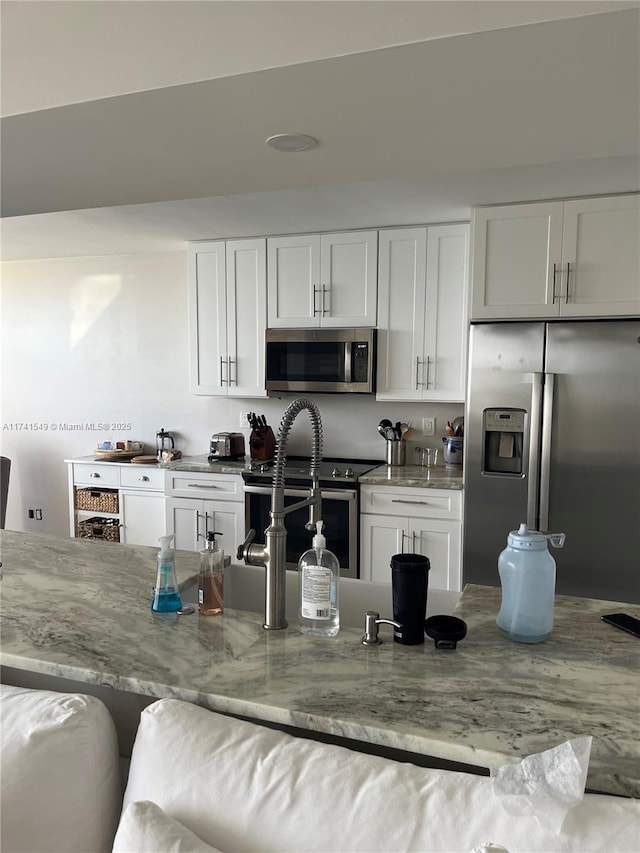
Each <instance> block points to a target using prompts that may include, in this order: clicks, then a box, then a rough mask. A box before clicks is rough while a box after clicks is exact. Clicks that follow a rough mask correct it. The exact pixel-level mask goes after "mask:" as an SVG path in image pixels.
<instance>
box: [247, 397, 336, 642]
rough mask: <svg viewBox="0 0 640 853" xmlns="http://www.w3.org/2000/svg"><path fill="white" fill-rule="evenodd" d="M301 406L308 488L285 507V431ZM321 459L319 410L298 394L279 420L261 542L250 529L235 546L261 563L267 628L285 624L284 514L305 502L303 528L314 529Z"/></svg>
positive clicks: (251, 562) (318, 506) (317, 516)
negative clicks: (307, 423) (306, 427)
mask: <svg viewBox="0 0 640 853" xmlns="http://www.w3.org/2000/svg"><path fill="white" fill-rule="evenodd" d="M303 409H306V410H307V411H308V412H309V418H310V420H311V428H312V432H313V435H312V447H311V472H310V473H311V489H310V491H309V497H308V498H306V499H305V500H302V501H298V502H297V503H295V504H293V505H292V506H288V507H287V508H286V509H285V506H284V466H285V462H286V459H287V441H288V440H289V433H290V431H291V427H292V426H293V422H294V420H295V419H296V417H297V416H298V415H299V414H300V412H301V411H302V410H303ZM321 459H322V420H321V419H320V412H319V411H318V407H317V406H316V404H315V403H314V402H313V401H312V400H307V399H305V398H304V397H300V398H298V399H296V400H294V401H293V402H292V403H291V405H290V406H289V407H288V408H287V410H286V411H285V413H284V415H283V416H282V422H281V423H280V430H279V432H278V440H277V443H276V456H275V466H274V472H273V484H272V490H271V510H270V512H269V517H270V519H271V524H270V525H269V527H267V529H266V530H265V532H264V535H265V544H264V545H260V544H258V543H255V542H253V539H254V538H255V535H256V532H255V530H250V531H249V532H248V533H247V538H246V539H245V541H244V542H243V544H242V545H240V547H239V548H238V559H239V560H244V562H245V563H247V565H249V566H264V567H265V569H266V572H265V596H264V625H263V627H264V628H265V629H266V630H267V631H272V630H278V629H281V628H286V627H287V620H286V618H285V603H286V596H285V592H286V578H287V570H286V568H285V564H286V556H287V530H286V528H285V526H284V517H285V515H287V514H288V513H290V512H293V511H294V510H296V509H300V508H301V507H303V506H308V507H309V521H308V523H307V524H306V525H305V527H306V528H307V530H314V531H315V529H316V522H318V521H320V519H321V518H322V504H321V498H320V483H319V473H320V461H321Z"/></svg>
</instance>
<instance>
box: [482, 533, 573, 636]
mask: <svg viewBox="0 0 640 853" xmlns="http://www.w3.org/2000/svg"><path fill="white" fill-rule="evenodd" d="M564 540H565V535H564V533H539V532H538V531H537V530H529V528H528V527H527V525H526V524H521V525H520V527H519V528H518V530H512V531H511V532H510V533H509V535H508V537H507V547H506V548H505V549H504V551H503V552H502V553H501V554H500V556H499V557H498V574H499V575H500V582H501V584H502V606H501V607H500V612H499V613H498V617H497V619H496V625H497V626H498V630H499V631H500V632H501V633H502V634H504V635H505V636H506V637H509V639H510V640H515V641H516V642H518V643H541V642H543V640H546V639H547V638H548V637H549V635H550V634H551V631H552V630H553V601H554V597H555V591H556V562H555V560H554V559H553V557H552V556H551V554H550V553H549V549H548V547H547V541H549V542H551V544H552V545H553V546H554V548H562V546H563V545H564Z"/></svg>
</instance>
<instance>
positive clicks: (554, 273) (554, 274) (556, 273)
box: [551, 264, 562, 305]
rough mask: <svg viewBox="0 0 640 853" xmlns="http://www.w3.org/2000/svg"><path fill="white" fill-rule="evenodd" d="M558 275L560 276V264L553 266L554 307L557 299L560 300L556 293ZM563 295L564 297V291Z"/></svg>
mask: <svg viewBox="0 0 640 853" xmlns="http://www.w3.org/2000/svg"><path fill="white" fill-rule="evenodd" d="M557 275H558V264H554V265H553V300H552V302H551V304H552V305H555V304H556V299H557V298H558V295H557V293H556V276H557ZM561 295H562V291H561Z"/></svg>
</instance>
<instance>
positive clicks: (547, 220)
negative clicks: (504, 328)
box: [471, 202, 563, 320]
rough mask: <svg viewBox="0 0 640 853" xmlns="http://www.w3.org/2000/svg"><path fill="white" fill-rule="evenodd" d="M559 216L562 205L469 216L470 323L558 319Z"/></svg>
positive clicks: (482, 211)
mask: <svg viewBox="0 0 640 853" xmlns="http://www.w3.org/2000/svg"><path fill="white" fill-rule="evenodd" d="M562 215H563V203H562V202H551V203H544V204H520V205H504V206H500V207H485V208H478V209H477V210H476V211H474V215H473V277H472V303H471V318H472V319H473V320H485V319H486V320H493V319H510V318H514V319H516V318H518V317H531V318H533V317H557V316H558V313H559V303H560V289H559V285H560V282H559V271H560V264H561V261H562V258H561V254H562ZM554 267H555V269H554Z"/></svg>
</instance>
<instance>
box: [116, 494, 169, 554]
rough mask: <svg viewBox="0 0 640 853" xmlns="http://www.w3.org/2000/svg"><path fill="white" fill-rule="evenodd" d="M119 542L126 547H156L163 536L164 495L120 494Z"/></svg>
mask: <svg viewBox="0 0 640 853" xmlns="http://www.w3.org/2000/svg"><path fill="white" fill-rule="evenodd" d="M120 518H121V522H122V526H121V528H120V541H121V542H124V543H125V544H126V545H157V544H158V539H159V537H160V536H164V535H165V523H166V522H165V508H164V495H163V494H154V493H150V492H129V491H121V492H120Z"/></svg>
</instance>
